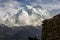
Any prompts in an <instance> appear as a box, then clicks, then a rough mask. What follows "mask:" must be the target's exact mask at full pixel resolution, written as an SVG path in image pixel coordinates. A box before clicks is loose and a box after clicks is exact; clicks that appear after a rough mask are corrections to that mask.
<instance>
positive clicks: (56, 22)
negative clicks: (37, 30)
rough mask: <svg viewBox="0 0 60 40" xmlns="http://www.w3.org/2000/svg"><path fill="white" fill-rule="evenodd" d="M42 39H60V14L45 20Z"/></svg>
mask: <svg viewBox="0 0 60 40" xmlns="http://www.w3.org/2000/svg"><path fill="white" fill-rule="evenodd" d="M42 25H43V28H42V40H60V14H58V15H56V16H54V17H53V18H51V19H48V20H44V21H43V24H42Z"/></svg>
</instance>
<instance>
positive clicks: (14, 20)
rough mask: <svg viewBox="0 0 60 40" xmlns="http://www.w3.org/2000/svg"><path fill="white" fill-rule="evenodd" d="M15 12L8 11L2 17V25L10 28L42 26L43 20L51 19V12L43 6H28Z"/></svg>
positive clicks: (0, 20)
mask: <svg viewBox="0 0 60 40" xmlns="http://www.w3.org/2000/svg"><path fill="white" fill-rule="evenodd" d="M12 11H14V9H13V10H12ZM15 11H16V12H14V13H10V12H8V11H7V13H5V14H4V15H3V16H0V24H5V25H7V26H10V27H12V26H26V25H33V26H40V25H41V24H42V21H43V20H45V19H49V18H51V16H50V14H49V12H48V11H47V10H46V9H44V8H42V7H41V6H33V5H26V6H24V7H21V8H19V9H18V10H15ZM0 14H1V13H0Z"/></svg>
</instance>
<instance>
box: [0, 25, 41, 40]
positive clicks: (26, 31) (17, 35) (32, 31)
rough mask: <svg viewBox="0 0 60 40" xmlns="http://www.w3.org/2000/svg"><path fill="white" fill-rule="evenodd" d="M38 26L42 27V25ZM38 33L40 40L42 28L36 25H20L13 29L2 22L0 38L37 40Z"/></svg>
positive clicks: (0, 39)
mask: <svg viewBox="0 0 60 40" xmlns="http://www.w3.org/2000/svg"><path fill="white" fill-rule="evenodd" d="M38 27H39V28H40V26H38ZM36 34H38V39H39V40H40V39H41V28H40V29H37V28H35V27H34V26H20V27H15V28H14V29H12V28H10V27H8V26H6V25H4V24H0V40H28V39H29V40H30V39H31V40H32V39H33V40H35V39H36V38H35V35H36ZM38 39H36V40H38Z"/></svg>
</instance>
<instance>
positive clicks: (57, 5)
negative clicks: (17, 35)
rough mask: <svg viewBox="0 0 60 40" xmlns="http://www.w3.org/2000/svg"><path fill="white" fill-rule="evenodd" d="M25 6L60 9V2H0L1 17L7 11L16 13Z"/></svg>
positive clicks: (30, 0)
mask: <svg viewBox="0 0 60 40" xmlns="http://www.w3.org/2000/svg"><path fill="white" fill-rule="evenodd" d="M25 5H36V6H37V5H41V6H42V7H43V8H45V9H47V10H52V9H60V0H0V15H1V13H6V12H7V11H8V12H11V13H16V12H17V10H18V9H19V8H21V7H22V6H25Z"/></svg>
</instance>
